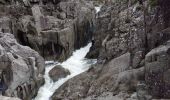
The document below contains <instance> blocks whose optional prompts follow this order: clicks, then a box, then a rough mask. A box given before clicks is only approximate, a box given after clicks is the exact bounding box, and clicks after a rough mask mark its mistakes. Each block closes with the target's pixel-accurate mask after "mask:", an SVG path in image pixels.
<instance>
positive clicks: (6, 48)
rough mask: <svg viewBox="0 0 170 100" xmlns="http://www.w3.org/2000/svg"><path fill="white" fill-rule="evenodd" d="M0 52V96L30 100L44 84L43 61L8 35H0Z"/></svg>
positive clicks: (34, 52) (35, 53)
mask: <svg viewBox="0 0 170 100" xmlns="http://www.w3.org/2000/svg"><path fill="white" fill-rule="evenodd" d="M0 52H1V53H0V65H1V66H0V79H1V82H0V83H1V91H2V94H3V95H6V96H14V97H19V98H21V99H23V100H30V99H31V98H32V97H34V96H35V95H36V94H37V92H38V89H39V88H40V86H42V85H43V84H44V78H43V74H44V70H45V63H44V59H43V58H42V57H41V56H40V55H39V54H38V53H37V52H36V51H34V50H32V49H31V48H29V47H26V46H22V45H20V44H18V42H17V41H16V39H15V38H14V36H13V35H12V34H10V33H0Z"/></svg>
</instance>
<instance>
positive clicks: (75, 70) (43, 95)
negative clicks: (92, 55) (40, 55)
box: [34, 43, 96, 100]
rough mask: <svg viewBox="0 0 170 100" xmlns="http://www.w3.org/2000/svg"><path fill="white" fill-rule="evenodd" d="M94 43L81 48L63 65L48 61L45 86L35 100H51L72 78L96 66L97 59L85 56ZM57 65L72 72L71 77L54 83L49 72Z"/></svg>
mask: <svg viewBox="0 0 170 100" xmlns="http://www.w3.org/2000/svg"><path fill="white" fill-rule="evenodd" d="M91 45H92V43H89V44H88V45H87V46H85V47H83V48H80V49H79V50H76V51H75V52H73V55H72V56H71V57H70V58H68V59H67V60H66V61H64V62H63V63H59V62H53V61H46V71H45V75H44V78H45V84H44V85H43V86H42V87H41V88H40V89H39V92H38V95H37V96H36V98H35V99H34V100H50V97H51V96H52V94H53V93H54V92H55V90H56V89H58V88H59V87H60V86H61V85H62V84H64V83H65V82H66V81H67V80H69V79H70V78H72V77H74V76H76V75H78V74H80V73H82V72H85V71H87V70H88V69H89V67H90V65H92V64H95V63H96V60H95V59H86V58H85V56H86V54H87V53H88V52H89V49H90V47H91ZM56 65H61V66H62V67H63V68H66V69H68V70H69V71H70V73H71V74H70V75H68V76H67V77H65V78H61V79H60V80H59V81H57V82H53V81H52V80H51V79H50V77H49V74H48V73H49V71H50V70H51V69H52V68H53V67H55V66H56Z"/></svg>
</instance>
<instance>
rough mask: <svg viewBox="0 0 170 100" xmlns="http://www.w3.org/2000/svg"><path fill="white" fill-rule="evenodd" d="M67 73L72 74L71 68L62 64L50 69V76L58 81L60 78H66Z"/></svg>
mask: <svg viewBox="0 0 170 100" xmlns="http://www.w3.org/2000/svg"><path fill="white" fill-rule="evenodd" d="M67 75H70V72H69V70H67V69H65V68H63V67H62V66H60V65H57V66H55V67H54V68H53V69H52V70H50V72H49V76H50V78H51V79H52V80H53V81H54V82H56V81H58V79H59V78H64V77H66V76H67Z"/></svg>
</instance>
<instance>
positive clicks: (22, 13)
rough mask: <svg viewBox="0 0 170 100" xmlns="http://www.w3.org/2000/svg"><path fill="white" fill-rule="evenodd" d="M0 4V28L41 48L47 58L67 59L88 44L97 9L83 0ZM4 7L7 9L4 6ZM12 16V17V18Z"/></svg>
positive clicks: (34, 0)
mask: <svg viewBox="0 0 170 100" xmlns="http://www.w3.org/2000/svg"><path fill="white" fill-rule="evenodd" d="M4 2H5V4H3V5H2V4H0V7H1V8H3V9H6V10H4V11H2V12H1V14H2V15H1V16H5V17H6V18H3V17H2V18H1V19H2V21H1V22H2V25H1V23H0V28H1V29H2V31H3V32H9V33H13V34H14V35H15V37H16V39H17V40H18V42H19V43H20V44H22V45H26V46H29V47H31V48H32V49H34V50H36V51H38V52H39V53H40V54H41V55H42V56H43V57H44V58H45V59H47V60H50V59H55V60H56V59H58V60H61V61H63V60H65V59H66V58H68V57H69V56H70V55H71V53H72V51H73V50H75V49H78V48H80V47H82V46H85V45H86V44H87V43H88V42H89V41H90V40H91V37H92V33H93V30H94V17H95V16H94V13H95V11H94V8H93V5H92V4H91V3H89V2H86V1H82V2H81V1H80V0H72V1H71V0H65V1H63V0H28V1H27V0H24V1H22V0H21V1H20V0H16V1H10V3H9V2H7V1H5V0H4ZM4 7H5V8H4ZM10 16H11V18H9V17H10Z"/></svg>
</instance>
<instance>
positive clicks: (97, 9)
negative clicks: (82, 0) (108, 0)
mask: <svg viewBox="0 0 170 100" xmlns="http://www.w3.org/2000/svg"><path fill="white" fill-rule="evenodd" d="M101 7H102V5H100V6H96V7H94V8H95V10H96V13H98V12H99V11H100V9H101Z"/></svg>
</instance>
